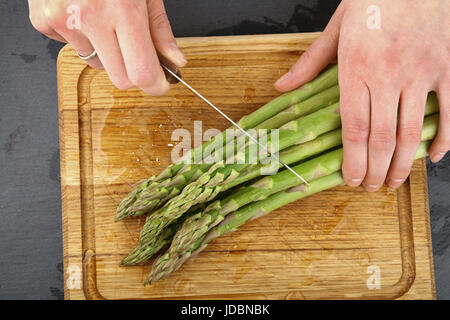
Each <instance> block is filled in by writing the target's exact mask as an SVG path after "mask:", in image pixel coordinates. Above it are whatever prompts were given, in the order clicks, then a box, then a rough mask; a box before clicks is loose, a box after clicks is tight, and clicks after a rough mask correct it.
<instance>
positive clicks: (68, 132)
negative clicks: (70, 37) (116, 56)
mask: <svg viewBox="0 0 450 320" xmlns="http://www.w3.org/2000/svg"><path fill="white" fill-rule="evenodd" d="M317 36H318V34H317V33H314V34H288V35H264V36H238V37H210V38H184V39H178V42H179V45H180V47H181V48H182V49H183V51H184V52H185V53H186V55H187V57H188V60H189V64H188V66H187V67H186V68H184V69H183V76H184V79H185V80H186V81H188V82H189V83H190V84H191V85H192V86H194V87H195V88H197V89H198V90H199V91H200V92H201V93H203V94H204V95H205V96H206V97H208V98H210V99H211V101H213V102H215V103H217V104H218V105H220V106H221V107H222V108H223V110H224V111H225V112H226V113H227V114H228V115H230V116H231V117H232V118H233V119H235V120H237V119H239V118H240V117H241V116H243V115H245V114H247V113H249V112H251V111H253V110H255V109H257V108H258V107H260V106H261V105H263V104H264V103H265V102H267V101H269V100H271V99H272V98H274V97H276V96H277V92H276V91H275V90H274V89H273V82H274V81H275V80H276V79H277V78H278V77H279V76H280V75H282V74H283V73H284V72H286V71H287V70H288V69H289V67H290V66H291V65H292V64H293V63H294V62H295V61H296V59H297V58H298V56H299V55H300V54H301V53H302V52H303V51H304V50H305V49H306V48H307V47H308V46H309V45H310V44H311V43H312V42H313V41H314V39H316V38H317ZM58 89H59V121H60V122H59V123H60V145H61V185H62V202H63V203H62V206H63V230H64V270H65V298H66V299H155V298H161V299H166V298H177V299H183V298H206V299H208V298H230V299H233V298H245V299H249V298H251V299H325V298H364V299H371V298H381V299H393V298H400V299H417V298H418V299H433V298H435V288H434V275H433V257H432V250H431V238H430V223H429V211H428V195H427V184H426V181H427V178H426V170H425V162H424V161H423V160H420V161H416V162H415V164H414V168H413V171H412V174H411V177H410V178H409V180H408V182H407V183H405V185H404V186H403V187H401V188H400V189H398V190H391V189H389V188H386V187H384V188H382V189H381V190H380V191H379V192H377V193H373V194H370V193H367V192H364V190H363V189H362V188H349V187H344V186H342V187H337V188H334V189H332V190H329V191H325V192H322V193H320V194H317V195H314V196H311V197H309V198H307V199H304V200H301V201H298V202H296V203H293V204H291V205H288V206H285V207H283V208H281V209H279V210H277V211H275V212H273V213H271V214H270V215H268V216H266V217H263V218H261V219H258V220H255V221H252V222H251V223H248V224H247V225H245V226H244V227H242V228H241V229H240V230H239V231H237V232H234V233H231V234H228V235H225V236H223V237H221V238H219V239H217V240H215V241H214V242H213V243H212V244H211V245H210V246H209V247H208V248H207V250H205V251H204V252H202V253H201V254H200V255H199V256H198V257H196V258H195V259H194V260H192V261H191V262H189V263H186V264H185V265H184V266H183V267H182V268H181V269H180V270H178V271H177V272H176V273H174V274H173V275H172V276H170V277H168V278H166V279H164V280H162V281H159V282H158V283H156V284H155V285H152V286H147V287H144V286H143V282H144V280H145V278H146V276H147V274H148V272H149V270H150V267H151V265H150V264H149V265H145V266H135V267H119V262H120V260H121V259H122V258H123V257H124V256H125V255H126V254H127V253H128V252H130V251H131V250H132V249H133V248H134V246H135V245H136V244H137V243H138V235H139V231H140V228H141V227H142V225H143V222H144V219H142V218H141V219H139V218H137V219H129V220H126V221H122V222H119V223H114V213H115V209H116V207H117V205H118V204H119V202H120V201H121V199H122V198H123V197H124V196H125V195H126V194H127V193H128V192H129V191H130V190H131V189H132V186H133V185H135V184H136V183H137V182H139V181H140V180H142V179H144V178H146V177H148V176H150V175H152V174H155V173H158V172H160V171H161V170H162V169H163V168H165V167H166V166H167V165H168V164H169V162H170V154H171V151H172V148H173V147H172V145H176V144H177V142H176V141H173V140H172V139H171V135H172V132H173V131H174V130H175V129H177V128H185V129H188V130H190V132H193V126H194V125H193V122H194V120H195V121H202V126H203V132H204V131H205V130H207V129H210V128H217V129H221V130H222V129H225V128H227V127H228V123H227V122H226V121H225V120H224V119H223V118H221V117H220V116H219V115H217V114H216V113H215V111H213V110H211V109H210V108H209V107H208V106H207V105H206V104H205V103H203V102H202V101H201V100H200V99H199V98H197V97H195V96H193V94H191V92H189V91H188V90H187V89H185V88H184V87H183V86H181V85H177V86H175V87H174V88H173V89H172V90H171V91H170V92H169V93H168V95H166V96H164V97H150V96H148V95H145V94H144V93H143V92H141V91H140V90H138V89H131V90H128V91H119V90H117V89H115V88H114V87H113V85H112V84H111V83H110V81H109V79H108V77H107V75H106V73H105V72H103V71H97V70H93V69H91V68H89V67H87V66H86V65H85V64H84V63H83V62H82V61H80V60H79V59H78V58H77V57H76V54H75V52H74V51H73V50H72V49H71V48H70V47H65V48H64V49H63V50H62V51H61V53H60V55H59V58H58Z"/></svg>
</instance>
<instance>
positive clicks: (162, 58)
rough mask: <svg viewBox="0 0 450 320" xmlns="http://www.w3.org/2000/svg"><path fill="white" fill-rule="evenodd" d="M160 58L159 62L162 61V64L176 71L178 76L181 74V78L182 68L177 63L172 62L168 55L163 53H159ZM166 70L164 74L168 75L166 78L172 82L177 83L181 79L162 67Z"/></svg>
mask: <svg viewBox="0 0 450 320" xmlns="http://www.w3.org/2000/svg"><path fill="white" fill-rule="evenodd" d="M158 58H159V62H160V63H161V65H164V66H166V67H167V68H169V69H170V70H171V71H172V72H173V73H175V74H176V75H177V76H179V77H180V78H181V71H180V69H178V68H177V66H176V65H174V64H173V63H172V62H170V60H169V59H167V58H166V57H164V56H163V55H161V54H158ZM162 69H163V71H164V74H165V75H166V79H167V81H168V82H169V83H170V84H177V83H178V82H179V81H178V79H176V78H175V77H174V76H172V75H171V74H170V73H169V72H168V71H167V70H166V69H164V68H162Z"/></svg>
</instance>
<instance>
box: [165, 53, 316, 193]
mask: <svg viewBox="0 0 450 320" xmlns="http://www.w3.org/2000/svg"><path fill="white" fill-rule="evenodd" d="M166 63H167V61H164V63H163V62H161V66H162V68H163V70H164V73H165V74H166V77H167V78H168V81H169V77H168V75H170V76H171V77H170V78H172V79H171V80H170V81H169V83H177V82H181V83H182V84H183V85H184V86H185V87H186V88H188V89H189V90H191V91H192V92H193V93H195V94H196V95H197V96H198V97H199V98H200V99H202V100H203V101H204V102H206V103H207V104H208V105H209V106H210V107H211V108H213V109H214V110H216V111H217V112H218V113H219V114H220V115H221V116H222V117H224V118H225V119H227V120H228V121H229V122H231V123H232V124H233V126H235V127H236V128H237V129H238V130H239V131H241V132H242V133H243V134H245V135H246V136H247V137H249V139H250V140H252V141H253V142H255V143H256V144H258V145H259V146H260V147H261V148H262V149H263V150H264V151H266V152H267V153H269V154H270V156H271V157H272V158H273V159H275V160H276V161H278V162H279V163H281V164H282V165H283V166H284V167H285V168H286V169H288V170H289V171H291V172H292V173H293V174H294V175H295V176H296V177H297V178H299V179H300V180H301V181H302V182H303V183H304V184H306V185H307V186H308V187H309V183H308V182H307V181H306V180H305V179H303V178H302V176H301V175H299V174H298V173H297V172H295V171H294V170H293V169H292V168H291V167H290V166H288V165H287V164H286V163H284V161H282V160H281V159H280V158H279V157H278V156H277V155H275V154H274V153H273V152H271V151H270V150H269V149H267V148H266V146H264V145H263V144H262V143H261V142H259V141H258V140H257V139H256V138H255V137H253V136H252V135H251V134H250V133H248V132H247V131H246V130H244V128H242V127H241V126H240V125H238V124H237V123H236V122H234V121H233V119H231V118H230V117H229V116H227V115H226V114H225V113H224V112H222V110H220V109H219V108H218V107H216V106H215V105H214V104H213V103H212V102H211V101H209V100H208V99H206V98H205V97H204V96H203V95H202V94H200V93H199V92H198V91H197V90H195V89H194V88H193V87H191V86H190V85H189V84H188V83H187V82H186V81H184V80H183V79H181V73H180V72H179V70H178V68H176V67H175V69H174V70H175V72H174V71H172V69H171V68H169V67H167V66H166V65H165V64H166ZM171 67H172V65H171Z"/></svg>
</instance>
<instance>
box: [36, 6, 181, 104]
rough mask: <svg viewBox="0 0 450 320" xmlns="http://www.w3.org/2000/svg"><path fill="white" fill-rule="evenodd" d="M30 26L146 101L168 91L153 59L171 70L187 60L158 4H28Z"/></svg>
mask: <svg viewBox="0 0 450 320" xmlns="http://www.w3.org/2000/svg"><path fill="white" fill-rule="evenodd" d="M28 4H29V7H30V20H31V23H32V24H33V26H34V27H35V28H36V29H37V30H38V31H39V32H41V33H43V34H45V35H46V36H47V37H49V38H52V39H54V40H58V41H62V42H67V43H70V44H71V45H72V47H73V48H74V49H75V50H76V51H77V52H78V53H79V55H81V56H88V55H90V54H91V53H93V52H94V50H95V51H96V52H97V56H96V57H95V58H93V59H90V60H87V61H86V62H87V63H88V64H89V65H90V66H91V67H94V68H97V69H99V68H104V69H105V70H106V72H107V73H108V75H109V77H110V79H111V81H112V82H113V83H114V85H115V86H116V87H117V88H119V89H121V90H125V89H129V88H131V87H133V86H137V87H139V88H141V89H142V90H143V91H145V92H146V93H148V94H150V95H163V94H164V93H165V92H166V91H167V90H168V89H169V87H170V85H169V83H168V82H167V80H166V77H165V75H164V72H163V70H162V68H161V66H160V63H159V59H158V55H157V53H159V54H161V55H163V56H164V57H165V58H167V59H169V60H170V61H171V62H172V63H174V64H175V65H176V66H177V67H183V66H184V65H185V64H186V63H187V60H186V58H185V57H184V55H183V53H182V52H181V50H180V49H179V48H178V46H177V44H176V41H175V38H174V36H173V33H172V29H171V27H170V23H169V20H168V18H167V14H166V11H165V8H164V4H163V1H162V0H133V1H129V0H28Z"/></svg>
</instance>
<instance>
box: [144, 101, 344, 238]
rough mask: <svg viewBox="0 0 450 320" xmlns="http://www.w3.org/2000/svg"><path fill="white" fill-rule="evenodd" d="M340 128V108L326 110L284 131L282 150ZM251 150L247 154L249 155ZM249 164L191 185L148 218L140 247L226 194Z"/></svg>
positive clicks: (220, 168) (217, 170) (216, 169)
mask: <svg viewBox="0 0 450 320" xmlns="http://www.w3.org/2000/svg"><path fill="white" fill-rule="evenodd" d="M339 126H340V116H339V104H338V103H337V104H334V105H332V106H329V107H326V108H324V109H321V110H319V111H316V112H314V113H312V114H310V115H307V116H305V117H302V118H300V119H298V120H294V121H291V122H289V123H288V124H286V125H284V126H283V127H281V129H280V133H279V136H280V140H279V145H280V146H281V147H280V149H285V148H287V147H289V146H292V145H294V144H301V143H305V142H308V141H311V140H313V139H315V138H316V137H317V136H318V135H320V134H322V133H325V132H328V131H331V130H334V129H336V128H338V127H339ZM248 152H249V150H248V149H247V150H246V153H248ZM246 167H248V164H230V165H226V164H225V163H224V162H223V161H222V162H219V163H216V164H215V165H213V166H212V167H211V169H210V170H208V171H207V172H206V173H205V174H203V175H202V176H201V177H200V178H199V179H198V180H197V181H195V182H193V183H192V184H189V185H187V186H186V187H185V188H184V189H183V191H182V192H181V193H180V194H179V195H178V196H176V197H174V198H172V199H171V200H169V201H168V202H167V203H166V204H165V205H164V206H163V207H162V208H161V209H159V210H157V211H156V212H154V213H153V214H152V215H150V216H148V217H147V220H146V223H145V225H144V228H143V229H142V231H141V238H140V244H141V245H142V246H145V245H146V244H147V243H149V242H151V241H153V239H154V237H156V236H157V235H158V234H159V232H161V230H162V229H163V228H165V227H166V226H167V225H169V224H170V223H172V222H173V221H174V220H176V219H178V218H179V217H180V216H181V215H182V214H183V213H184V212H186V211H187V210H188V209H189V208H190V207H191V206H193V205H195V204H197V203H201V202H206V201H210V200H212V199H214V197H215V196H216V195H217V194H218V193H219V192H221V191H222V189H223V185H225V184H227V183H230V182H231V181H233V180H234V179H236V178H237V177H238V176H239V173H240V171H242V170H243V169H245V168H246Z"/></svg>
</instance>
